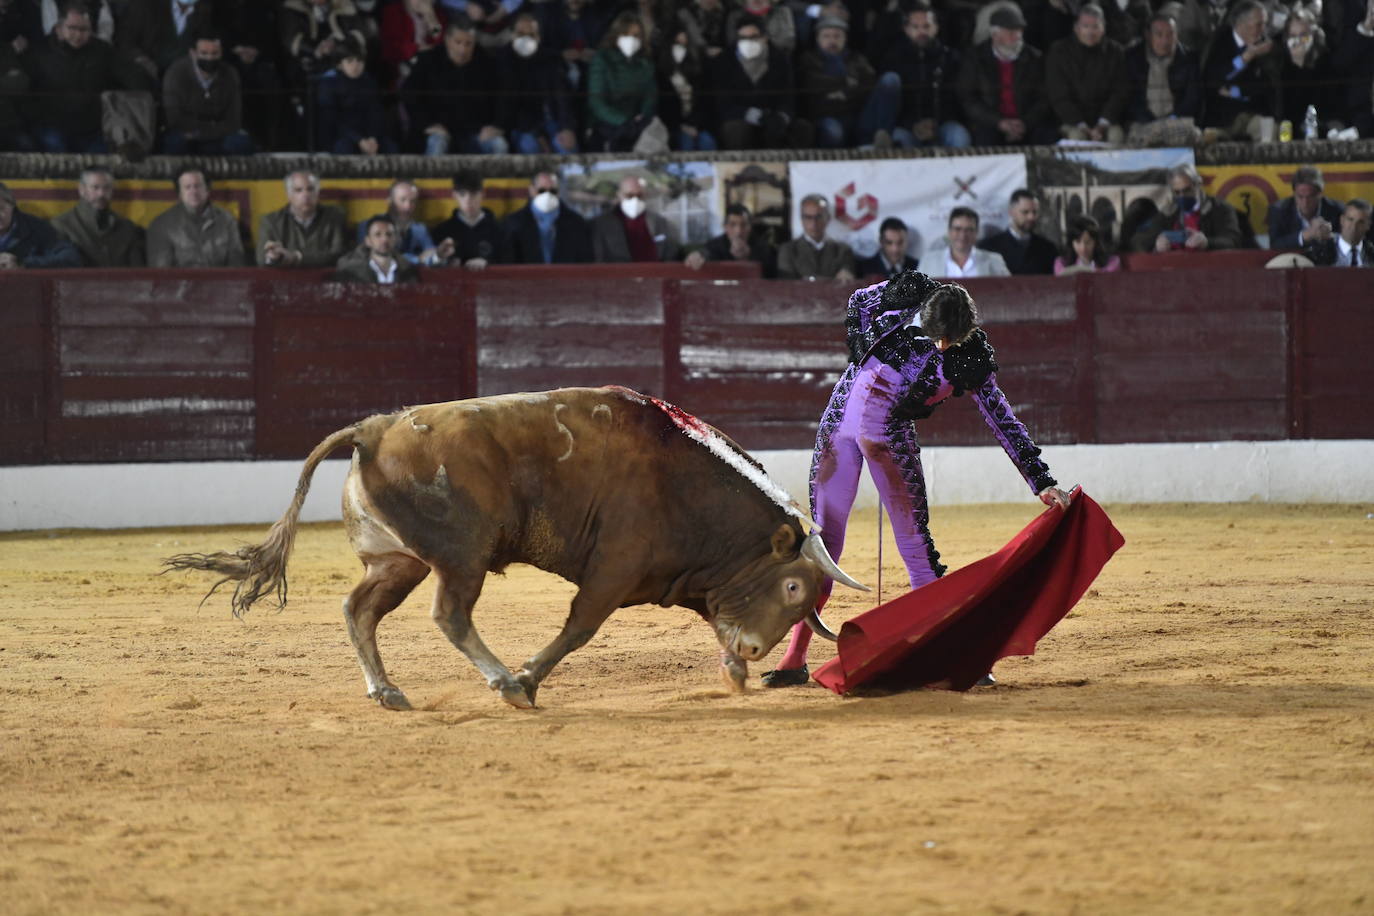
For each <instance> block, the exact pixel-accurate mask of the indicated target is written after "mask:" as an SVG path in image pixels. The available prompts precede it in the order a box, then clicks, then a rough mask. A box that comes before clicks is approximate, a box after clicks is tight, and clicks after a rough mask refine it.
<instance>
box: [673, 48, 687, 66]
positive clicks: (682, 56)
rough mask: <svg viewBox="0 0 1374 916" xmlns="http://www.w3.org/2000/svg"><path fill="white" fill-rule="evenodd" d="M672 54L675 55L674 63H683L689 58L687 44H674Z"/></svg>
mask: <svg viewBox="0 0 1374 916" xmlns="http://www.w3.org/2000/svg"><path fill="white" fill-rule="evenodd" d="M672 55H673V63H675V64H680V63H682V62H683V61H684V60H686V59H687V46H686V45H673V50H672Z"/></svg>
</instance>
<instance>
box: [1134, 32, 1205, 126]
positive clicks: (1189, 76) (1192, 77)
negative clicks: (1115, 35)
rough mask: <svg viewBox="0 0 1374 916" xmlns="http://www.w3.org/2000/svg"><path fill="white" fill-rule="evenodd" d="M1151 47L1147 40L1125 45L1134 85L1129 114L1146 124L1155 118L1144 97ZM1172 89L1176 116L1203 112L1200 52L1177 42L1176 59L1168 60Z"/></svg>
mask: <svg viewBox="0 0 1374 916" xmlns="http://www.w3.org/2000/svg"><path fill="white" fill-rule="evenodd" d="M1148 54H1149V47H1148V44H1147V42H1143V41H1142V42H1141V43H1140V44H1137V45H1133V46H1132V47H1130V48H1127V49H1126V81H1127V82H1128V83H1129V84H1130V87H1131V100H1130V103H1129V104H1128V106H1127V109H1126V116H1127V117H1128V118H1129V119H1130V120H1131V121H1134V122H1135V123H1137V124H1147V123H1149V122H1150V121H1153V120H1155V116H1154V115H1153V114H1152V113H1151V112H1150V106H1149V103H1148V102H1147V101H1146V99H1145V89H1146V86H1147V85H1148V83H1149V80H1150V62H1149V57H1148V56H1147V55H1148ZM1168 79H1169V92H1170V93H1172V94H1173V97H1174V110H1173V111H1172V112H1171V114H1173V115H1174V116H1176V117H1180V118H1193V119H1197V117H1198V116H1199V115H1200V114H1201V113H1202V96H1201V92H1200V89H1199V87H1198V83H1199V82H1200V80H1201V77H1200V76H1199V75H1198V63H1197V55H1196V54H1194V53H1193V52H1192V51H1189V50H1188V49H1187V48H1185V47H1184V46H1183V45H1181V44H1180V45H1175V46H1174V59H1173V60H1171V61H1169V72H1168Z"/></svg>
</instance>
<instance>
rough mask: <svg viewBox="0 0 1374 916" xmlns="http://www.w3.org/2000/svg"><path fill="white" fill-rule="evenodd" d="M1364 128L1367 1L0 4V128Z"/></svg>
mask: <svg viewBox="0 0 1374 916" xmlns="http://www.w3.org/2000/svg"><path fill="white" fill-rule="evenodd" d="M1349 129H1354V130H1357V131H1358V132H1359V134H1360V135H1363V136H1368V135H1370V134H1371V133H1374V0H1328V2H1325V3H1323V2H1322V0H1310V2H1309V0H1231V2H1230V3H1225V2H1218V0H1163V2H1157V0H1105V2H1103V3H1102V4H1101V5H1098V4H1097V3H1096V2H1081V0H1020V3H1019V4H1018V3H1017V2H1014V0H991V2H979V0H827V2H824V3H821V2H810V0H0V151H45V152H114V151H118V152H124V153H126V154H128V155H130V156H136V155H139V154H146V153H150V152H163V153H168V154H173V155H176V154H211V155H241V154H247V153H252V152H255V151H280V150H307V149H309V150H319V151H324V152H331V153H338V154H359V155H380V154H388V153H395V152H401V151H407V152H413V153H426V154H435V155H437V154H443V153H469V154H499V153H507V152H518V153H540V152H544V153H571V152H575V151H582V150H619V151H628V150H637V151H639V152H660V151H665V150H669V149H675V150H689V151H690V150H713V149H758V148H767V149H778V148H784V149H785V148H809V147H822V148H848V147H862V146H873V147H878V148H890V147H894V146H896V147H914V146H943V147H963V146H969V145H971V144H976V145H980V146H988V145H1005V144H1027V143H1037V144H1038V143H1053V142H1056V141H1059V140H1061V139H1067V140H1078V141H1100V142H1108V143H1122V142H1131V143H1138V144H1146V145H1149V144H1166V143H1167V144H1189V143H1196V142H1206V141H1208V140H1211V139H1238V140H1244V139H1253V140H1269V139H1278V138H1280V137H1286V136H1289V135H1290V134H1291V135H1292V136H1302V135H1304V134H1305V133H1306V132H1308V131H1311V132H1313V133H1314V134H1315V135H1317V136H1321V137H1325V136H1327V135H1328V132H1330V131H1333V130H1334V131H1341V130H1349Z"/></svg>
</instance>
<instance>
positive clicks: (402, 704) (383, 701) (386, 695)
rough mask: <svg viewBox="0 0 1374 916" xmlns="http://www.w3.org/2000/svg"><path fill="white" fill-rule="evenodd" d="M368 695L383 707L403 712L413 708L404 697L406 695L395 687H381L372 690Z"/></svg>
mask: <svg viewBox="0 0 1374 916" xmlns="http://www.w3.org/2000/svg"><path fill="white" fill-rule="evenodd" d="M368 696H370V697H372V699H374V700H376V701H377V702H378V704H380V705H381V707H382V708H383V709H395V710H398V711H401V712H405V711H408V710H410V709H412V708H413V707H412V706H411V705H410V701H409V700H407V699H406V695H405V694H404V693H401V691H400V690H398V689H396V688H395V687H383V688H381V689H380V690H374V691H372V692H371V693H369V694H368Z"/></svg>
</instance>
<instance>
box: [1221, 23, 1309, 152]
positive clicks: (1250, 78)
mask: <svg viewBox="0 0 1374 916" xmlns="http://www.w3.org/2000/svg"><path fill="white" fill-rule="evenodd" d="M1244 50H1245V47H1244V46H1243V45H1237V44H1236V37H1235V33H1234V31H1233V30H1232V29H1231V28H1230V27H1229V26H1226V25H1224V24H1223V25H1221V26H1219V27H1218V28H1217V30H1216V33H1215V34H1214V35H1213V36H1212V45H1211V48H1210V50H1209V51H1208V52H1207V57H1206V63H1205V64H1203V68H1202V85H1204V86H1207V87H1209V88H1208V89H1207V94H1206V95H1205V96H1204V97H1203V119H1204V121H1203V123H1205V124H1206V125H1207V126H1208V127H1223V128H1226V127H1230V126H1231V125H1232V124H1233V123H1234V122H1235V120H1236V117H1237V116H1238V115H1241V114H1256V115H1267V116H1270V117H1272V116H1274V115H1276V114H1278V70H1279V66H1280V61H1279V59H1278V58H1279V56H1280V55H1281V54H1283V51H1282V49H1281V48H1279V47H1278V42H1275V48H1274V50H1273V51H1270V52H1269V53H1268V54H1266V55H1264V56H1263V57H1257V58H1255V59H1254V60H1252V61H1250V62H1249V63H1248V64H1244V65H1243V66H1241V67H1239V68H1238V67H1237V66H1236V64H1237V60H1236V59H1237V58H1238V57H1239V55H1240V53H1241V52H1242V51H1244ZM1223 88H1224V89H1227V90H1228V91H1230V90H1234V91H1235V93H1236V97H1234V98H1232V97H1230V96H1228V97H1225V98H1223V97H1222V96H1221V94H1220V92H1219V90H1220V89H1223ZM1294 126H1295V128H1298V127H1299V125H1294Z"/></svg>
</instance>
